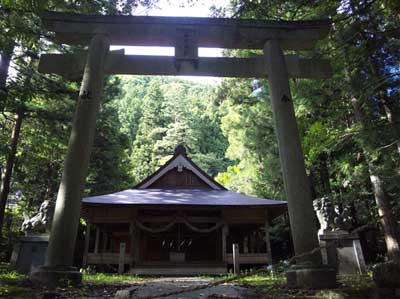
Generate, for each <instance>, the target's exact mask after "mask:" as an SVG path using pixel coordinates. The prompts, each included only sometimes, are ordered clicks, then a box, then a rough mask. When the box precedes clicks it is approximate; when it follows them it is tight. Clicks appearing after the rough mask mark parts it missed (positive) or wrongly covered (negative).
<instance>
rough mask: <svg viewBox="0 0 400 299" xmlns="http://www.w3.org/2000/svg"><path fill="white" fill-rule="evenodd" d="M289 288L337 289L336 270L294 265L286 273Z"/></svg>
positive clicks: (324, 267)
mask: <svg viewBox="0 0 400 299" xmlns="http://www.w3.org/2000/svg"><path fill="white" fill-rule="evenodd" d="M286 282H287V285H288V287H289V288H298V289H330V288H335V287H337V283H336V270H335V269H334V268H330V267H326V266H322V265H321V266H318V267H317V266H306V265H295V266H292V267H291V268H290V269H289V270H288V271H286Z"/></svg>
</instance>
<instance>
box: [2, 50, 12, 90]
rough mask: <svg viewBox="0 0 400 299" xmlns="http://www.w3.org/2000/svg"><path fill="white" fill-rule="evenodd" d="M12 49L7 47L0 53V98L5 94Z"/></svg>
mask: <svg viewBox="0 0 400 299" xmlns="http://www.w3.org/2000/svg"><path fill="white" fill-rule="evenodd" d="M13 48H14V47H9V48H8V49H5V50H4V51H0V97H2V96H3V95H6V94H7V92H6V81H7V76H8V69H9V68H10V62H11V57H12V53H13ZM2 94H3V95H2Z"/></svg>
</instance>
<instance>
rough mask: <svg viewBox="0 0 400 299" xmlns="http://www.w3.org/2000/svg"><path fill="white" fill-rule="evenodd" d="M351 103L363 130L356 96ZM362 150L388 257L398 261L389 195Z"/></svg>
mask: <svg viewBox="0 0 400 299" xmlns="http://www.w3.org/2000/svg"><path fill="white" fill-rule="evenodd" d="M351 104H352V105H353V109H354V115H355V118H356V120H357V122H358V123H359V124H360V125H361V126H362V129H363V130H364V128H365V127H364V124H365V118H364V114H363V112H362V109H361V107H360V103H359V102H358V100H357V99H356V98H352V99H351ZM363 151H364V155H365V158H366V160H367V164H368V171H369V177H370V181H371V184H372V189H373V192H374V196H375V202H376V205H377V206H378V213H379V218H380V221H381V224H382V227H383V231H384V236H385V242H386V247H387V252H388V257H389V259H391V260H396V261H400V237H399V231H398V227H397V222H396V219H395V217H394V215H393V213H392V206H391V203H390V197H389V196H388V194H387V192H386V191H385V187H384V182H383V181H382V179H381V177H380V175H379V174H378V171H377V169H376V166H375V165H374V163H373V162H372V159H371V158H370V154H369V152H368V150H367V149H365V148H364V149H363Z"/></svg>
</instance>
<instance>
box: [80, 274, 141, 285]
mask: <svg viewBox="0 0 400 299" xmlns="http://www.w3.org/2000/svg"><path fill="white" fill-rule="evenodd" d="M144 280H145V279H144V278H141V277H138V276H134V275H128V274H106V273H96V274H83V282H84V283H93V284H121V283H123V284H129V283H137V282H142V281H144Z"/></svg>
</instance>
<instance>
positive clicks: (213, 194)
mask: <svg viewBox="0 0 400 299" xmlns="http://www.w3.org/2000/svg"><path fill="white" fill-rule="evenodd" d="M286 210H287V206H286V202H285V201H278V200H272V199H264V198H256V197H253V196H247V195H244V194H240V193H237V192H233V191H230V190H227V189H226V188H224V187H223V186H222V185H221V184H219V183H218V182H216V181H215V180H214V179H213V178H211V177H210V176H209V175H207V174H206V173H205V172H204V171H203V170H202V169H200V168H199V167H198V166H197V165H196V164H195V163H194V162H193V161H192V160H191V159H190V158H189V157H188V155H187V154H186V150H185V148H184V147H183V146H178V147H177V148H176V149H175V153H174V156H173V157H172V158H171V159H170V160H169V161H168V162H166V163H165V165H163V166H162V167H160V168H159V169H158V170H157V171H156V172H155V173H153V174H152V175H150V176H149V177H147V178H146V179H145V180H143V181H142V182H141V183H139V184H138V185H136V186H135V187H134V188H132V189H127V190H124V191H120V192H116V193H111V194H105V195H100V196H92V197H86V198H84V199H83V201H82V217H83V218H84V219H85V220H86V222H87V230H86V235H85V249H84V257H83V264H84V266H87V265H97V266H100V265H101V266H107V265H108V266H110V267H116V266H118V265H119V267H120V268H121V264H122V265H123V270H124V271H129V272H130V273H132V274H138V275H163V274H165V275H173V274H179V275H199V274H222V273H227V271H228V267H230V266H231V265H232V262H233V257H232V245H233V244H234V243H236V244H239V262H240V264H241V265H247V266H253V267H254V266H255V267H257V266H258V267H261V266H265V265H268V264H270V263H271V246H270V240H269V226H270V223H271V221H272V220H273V219H274V218H276V217H278V216H280V215H282V214H283V213H285V212H286Z"/></svg>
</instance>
